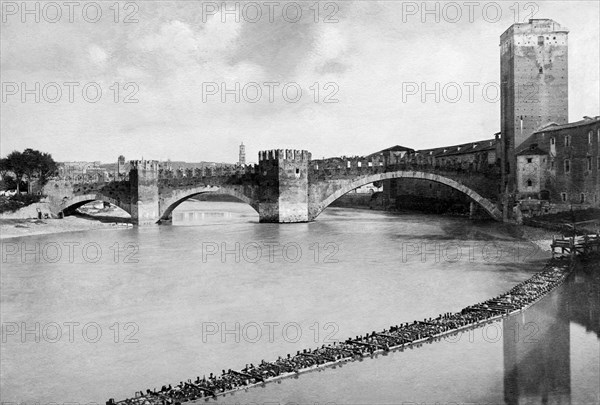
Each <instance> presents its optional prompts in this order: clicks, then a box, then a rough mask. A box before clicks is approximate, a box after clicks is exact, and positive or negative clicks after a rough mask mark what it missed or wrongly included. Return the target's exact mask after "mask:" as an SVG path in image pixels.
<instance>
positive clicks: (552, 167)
mask: <svg viewBox="0 0 600 405" xmlns="http://www.w3.org/2000/svg"><path fill="white" fill-rule="evenodd" d="M550 169H553V170H554V160H551V161H550Z"/></svg>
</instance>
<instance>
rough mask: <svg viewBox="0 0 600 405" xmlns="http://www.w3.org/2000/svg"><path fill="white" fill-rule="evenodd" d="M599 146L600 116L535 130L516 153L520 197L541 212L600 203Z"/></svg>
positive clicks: (594, 205)
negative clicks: (529, 201) (530, 201)
mask: <svg viewBox="0 0 600 405" xmlns="http://www.w3.org/2000/svg"><path fill="white" fill-rule="evenodd" d="M599 150H600V116H597V117H585V118H584V119H583V120H581V121H577V122H572V123H569V124H564V125H557V124H550V125H547V126H546V127H544V128H542V129H540V130H539V131H536V132H534V133H533V134H532V135H531V136H530V137H529V138H527V139H526V140H525V142H523V143H522V145H521V147H520V148H519V150H518V152H517V154H516V155H517V167H518V176H517V191H518V199H519V200H521V201H523V200H532V204H534V206H535V204H537V210H540V211H542V212H541V213H544V212H556V211H561V210H567V209H570V208H571V207H573V208H588V207H600V175H599V170H600V156H599ZM524 204H525V205H527V202H526V201H525V202H524ZM526 208H529V209H531V210H534V211H535V210H536V209H535V208H534V207H526Z"/></svg>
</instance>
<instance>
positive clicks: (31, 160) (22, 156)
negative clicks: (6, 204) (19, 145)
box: [0, 149, 58, 194]
mask: <svg viewBox="0 0 600 405" xmlns="http://www.w3.org/2000/svg"><path fill="white" fill-rule="evenodd" d="M57 169H58V167H57V165H56V162H55V161H54V159H52V155H50V154H49V153H42V152H40V151H37V150H33V149H25V150H24V151H23V152H19V151H13V152H11V153H9V154H8V156H6V158H4V159H2V160H1V161H0V170H2V171H4V172H8V171H10V172H12V173H13V174H14V176H15V182H16V183H17V193H19V194H21V188H20V186H19V185H20V183H21V182H22V181H23V179H24V178H26V179H27V183H28V191H29V193H31V190H32V180H33V179H34V178H38V179H39V181H40V184H42V185H43V184H45V183H46V182H47V181H48V178H49V177H50V176H52V175H53V174H54V173H55V172H56V170H57Z"/></svg>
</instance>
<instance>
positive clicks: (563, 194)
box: [560, 193, 567, 202]
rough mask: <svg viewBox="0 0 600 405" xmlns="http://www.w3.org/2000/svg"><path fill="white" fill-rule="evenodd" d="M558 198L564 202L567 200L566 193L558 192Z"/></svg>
mask: <svg viewBox="0 0 600 405" xmlns="http://www.w3.org/2000/svg"><path fill="white" fill-rule="evenodd" d="M560 199H561V200H562V202H566V201H567V193H560Z"/></svg>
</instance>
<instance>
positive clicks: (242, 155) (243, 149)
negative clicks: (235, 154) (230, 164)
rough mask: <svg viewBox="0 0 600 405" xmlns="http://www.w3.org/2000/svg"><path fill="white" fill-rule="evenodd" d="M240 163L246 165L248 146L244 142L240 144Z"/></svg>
mask: <svg viewBox="0 0 600 405" xmlns="http://www.w3.org/2000/svg"><path fill="white" fill-rule="evenodd" d="M238 164H239V165H240V166H241V165H245V164H246V147H245V146H244V142H242V143H241V145H240V158H239V160H238Z"/></svg>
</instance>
